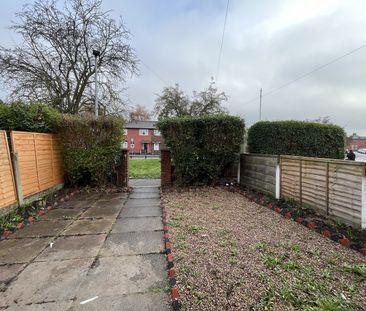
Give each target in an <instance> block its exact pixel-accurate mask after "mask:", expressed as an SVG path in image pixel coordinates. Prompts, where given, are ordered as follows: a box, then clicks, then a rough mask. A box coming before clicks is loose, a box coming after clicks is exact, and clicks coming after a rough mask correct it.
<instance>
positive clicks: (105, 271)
mask: <svg viewBox="0 0 366 311" xmlns="http://www.w3.org/2000/svg"><path fill="white" fill-rule="evenodd" d="M165 266H166V259H165V257H164V255H157V254H153V255H138V256H122V257H100V258H99V259H98V263H97V264H96V265H95V266H94V268H92V269H90V270H89V272H88V275H87V276H86V278H85V280H84V281H83V283H82V284H81V286H80V289H79V290H78V292H77V299H78V300H79V301H83V300H85V299H89V298H91V297H95V296H99V297H105V296H115V295H116V294H117V293H118V294H117V295H123V294H131V293H136V292H147V291H157V290H162V289H165V288H166V286H167V285H168V282H167V277H166V271H165Z"/></svg>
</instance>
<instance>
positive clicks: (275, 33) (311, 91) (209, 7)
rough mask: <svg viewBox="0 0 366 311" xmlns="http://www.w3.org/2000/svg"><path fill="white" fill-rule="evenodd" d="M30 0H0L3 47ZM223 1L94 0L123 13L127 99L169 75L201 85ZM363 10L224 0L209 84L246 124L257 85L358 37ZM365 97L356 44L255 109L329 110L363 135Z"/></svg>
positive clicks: (146, 95)
mask: <svg viewBox="0 0 366 311" xmlns="http://www.w3.org/2000/svg"><path fill="white" fill-rule="evenodd" d="M31 2H32V1H30V0H28V1H25V0H1V11H0V29H1V32H0V44H1V45H5V46H9V47H11V45H12V44H13V43H14V42H16V41H17V40H18V38H17V36H15V35H14V34H13V33H12V32H11V31H10V30H8V29H7V28H6V27H7V26H9V25H10V24H11V20H12V19H14V14H15V12H17V11H19V10H20V9H21V8H22V6H23V4H24V3H31ZM226 4H227V0H199V1H197V0H174V1H171V0H124V1H114V0H104V4H103V5H104V8H105V9H106V10H113V12H112V13H111V14H112V15H113V16H115V17H118V16H122V17H123V19H124V21H125V23H126V25H127V27H128V28H129V29H130V31H131V33H132V35H133V37H132V40H131V44H132V46H133V47H134V49H135V50H136V52H137V55H138V57H139V58H140V59H141V61H142V62H143V63H140V75H139V76H137V77H134V78H133V79H132V80H130V81H129V82H128V84H127V87H128V89H127V91H126V95H127V96H128V97H129V99H130V101H131V103H133V104H140V105H144V106H146V107H147V108H148V109H150V110H151V109H152V108H153V106H154V100H155V98H156V94H158V93H160V92H161V90H162V89H163V87H164V86H166V85H165V83H167V84H168V85H174V83H179V84H180V85H181V87H182V89H183V90H185V91H186V92H188V93H191V92H192V90H198V91H199V90H202V89H204V88H205V87H207V86H208V83H209V81H210V78H211V77H212V76H215V75H216V68H217V63H218V57H219V49H220V42H221V36H222V31H223V24H224V18H225V10H226ZM365 12H366V1H365V0H359V1H352V0H348V1H347V0H345V1H337V0H314V1H313V0H306V1H305V0H303V1H296V0H288V1H286V0H278V1H276V0H262V1H255V0H251V1H244V0H230V5H229V11H228V17H227V25H226V33H225V39H224V45H223V51H222V58H221V66H220V70H219V75H218V79H217V85H218V88H219V90H220V91H225V92H226V94H227V95H228V96H229V101H228V103H227V104H226V106H227V108H228V109H229V111H230V113H231V114H234V115H240V116H242V117H243V118H244V119H245V120H246V123H247V125H248V126H249V125H251V124H253V123H254V122H256V121H258V118H259V100H258V99H259V89H260V88H263V92H264V94H266V92H269V91H271V90H273V89H276V88H277V87H279V86H281V85H283V84H284V83H286V82H288V81H291V80H293V79H296V78H298V77H299V76H301V75H303V74H305V73H307V72H309V71H311V70H313V69H314V68H317V67H319V66H321V65H323V64H325V63H328V62H329V61H331V60H333V59H335V58H337V57H339V56H341V55H343V54H346V53H348V52H350V51H352V50H354V49H356V48H358V47H360V46H362V45H365V44H366V31H365V30H366V18H365ZM144 64H146V65H147V66H148V67H149V68H150V69H151V70H152V71H153V72H155V74H154V73H153V72H151V70H149V69H148V68H147V67H146V66H145V65H144ZM156 75H158V76H159V77H160V78H158V77H157V76H156ZM162 80H163V81H162ZM0 88H1V86H0ZM5 94H6V91H4V90H0V97H5ZM256 97H258V99H257V100H254V101H252V99H253V98H256ZM365 104H366V48H363V49H360V50H359V51H357V52H355V53H353V54H351V55H349V56H347V57H345V58H343V59H341V60H339V61H337V62H335V63H333V64H332V65H330V66H327V67H325V68H324V69H322V70H320V71H317V72H315V73H313V74H311V75H309V76H307V77H306V78H304V79H301V80H299V81H297V82H296V83H293V84H291V85H289V86H287V87H284V88H282V89H280V90H278V91H277V92H274V93H272V94H270V95H268V96H264V97H263V112H262V119H265V120H285V119H296V120H308V119H316V118H317V117H319V116H329V117H330V119H331V121H332V122H333V123H336V124H338V125H340V126H342V127H344V128H345V129H346V131H347V132H348V134H350V133H352V132H357V133H358V134H360V135H366V105H365Z"/></svg>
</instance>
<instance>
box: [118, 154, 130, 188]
mask: <svg viewBox="0 0 366 311" xmlns="http://www.w3.org/2000/svg"><path fill="white" fill-rule="evenodd" d="M120 161H121V163H120V165H119V166H118V168H117V185H118V186H120V187H128V149H122V150H121V158H120Z"/></svg>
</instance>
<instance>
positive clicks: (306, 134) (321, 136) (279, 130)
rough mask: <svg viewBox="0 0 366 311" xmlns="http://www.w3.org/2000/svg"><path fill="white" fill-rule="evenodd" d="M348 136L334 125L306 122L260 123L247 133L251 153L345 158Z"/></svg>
mask: <svg viewBox="0 0 366 311" xmlns="http://www.w3.org/2000/svg"><path fill="white" fill-rule="evenodd" d="M345 137H346V134H345V132H344V130H343V129H342V128H341V127H339V126H337V125H332V124H320V123H314V122H303V121H274V122H269V121H261V122H257V123H256V124H254V125H253V126H252V127H251V128H250V129H249V131H248V147H249V152H251V153H261V154H284V155H286V154H287V155H297V156H309V157H320V158H335V159H343V158H344V146H345Z"/></svg>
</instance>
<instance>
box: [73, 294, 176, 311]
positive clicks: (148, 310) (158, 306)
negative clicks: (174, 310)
mask: <svg viewBox="0 0 366 311" xmlns="http://www.w3.org/2000/svg"><path fill="white" fill-rule="evenodd" d="M78 303H79V302H75V309H74V310H80V311H84V310H85V311H100V310H108V311H120V310H123V311H142V310H143V311H167V310H171V307H170V306H169V296H168V294H166V293H144V294H131V295H126V296H113V297H99V298H98V299H96V300H94V301H92V302H90V303H88V304H84V305H80V303H79V304H78Z"/></svg>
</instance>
